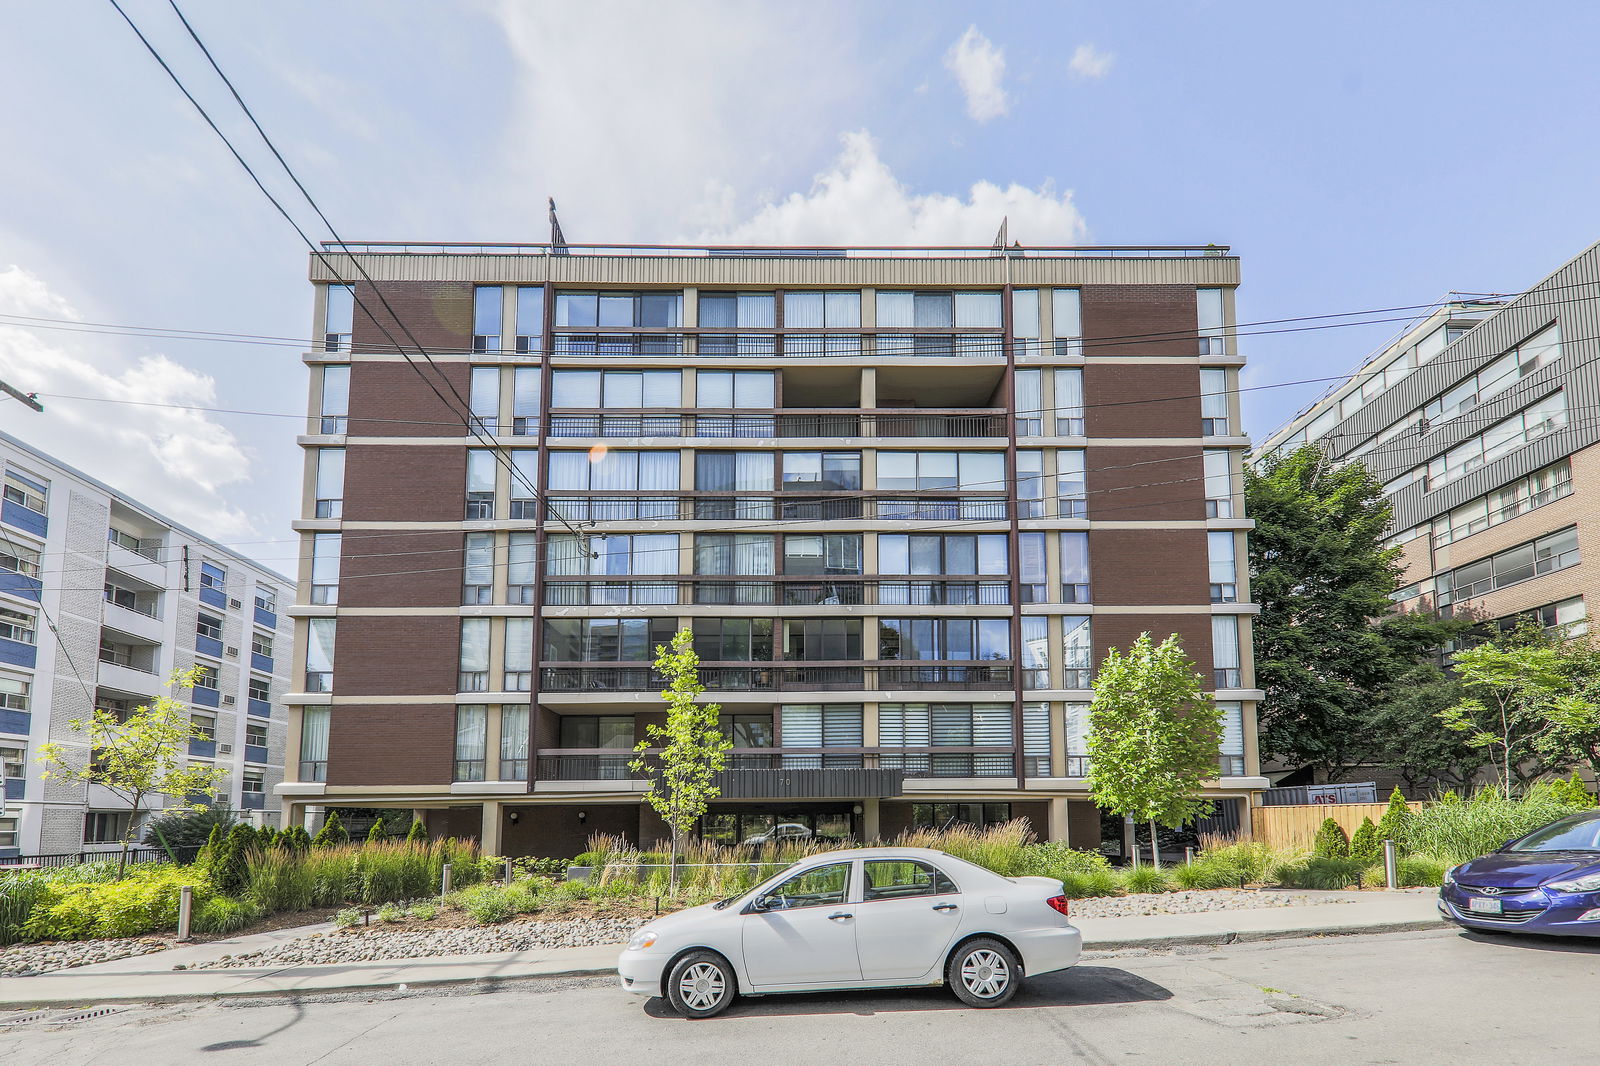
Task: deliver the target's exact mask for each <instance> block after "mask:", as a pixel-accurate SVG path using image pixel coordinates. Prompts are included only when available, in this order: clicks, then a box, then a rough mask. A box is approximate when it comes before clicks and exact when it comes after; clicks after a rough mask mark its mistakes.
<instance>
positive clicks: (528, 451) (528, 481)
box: [509, 448, 539, 521]
mask: <svg viewBox="0 0 1600 1066" xmlns="http://www.w3.org/2000/svg"><path fill="white" fill-rule="evenodd" d="M509 454H510V456H511V471H510V473H511V517H512V518H521V519H526V520H529V521H532V520H533V519H535V518H537V517H538V499H537V496H538V493H537V489H536V486H537V485H538V484H539V453H538V451H537V450H535V449H533V448H515V449H512V451H511V452H510V453H509Z"/></svg>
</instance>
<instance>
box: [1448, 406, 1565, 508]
mask: <svg viewBox="0 0 1600 1066" xmlns="http://www.w3.org/2000/svg"><path fill="white" fill-rule="evenodd" d="M1566 424H1567V396H1566V393H1564V392H1553V393H1551V394H1550V395H1549V396H1546V397H1545V398H1544V399H1542V400H1540V401H1539V402H1538V403H1535V404H1532V405H1531V406H1529V407H1526V408H1524V409H1523V410H1521V411H1518V412H1517V413H1516V414H1514V415H1512V416H1511V417H1510V418H1507V419H1504V420H1503V421H1500V422H1497V423H1495V424H1494V425H1492V426H1490V427H1489V428H1488V429H1486V430H1484V431H1483V432H1482V433H1480V434H1479V435H1478V436H1476V437H1470V438H1468V439H1467V440H1464V441H1462V442H1461V443H1460V444H1458V445H1456V446H1455V447H1454V448H1451V449H1450V450H1449V451H1447V452H1445V453H1444V454H1443V455H1440V456H1436V457H1435V458H1433V459H1432V460H1430V461H1429V463H1428V475H1427V487H1428V491H1429V492H1432V491H1433V490H1434V489H1437V488H1439V487H1440V486H1441V485H1447V484H1449V483H1450V482H1452V481H1454V480H1456V479H1457V478H1459V477H1462V476H1463V475H1465V474H1468V473H1471V472H1472V471H1474V470H1476V469H1478V467H1480V466H1483V465H1485V464H1487V463H1492V462H1494V461H1495V460H1496V459H1499V458H1500V457H1501V456H1503V455H1507V454H1509V453H1511V452H1513V451H1515V450H1516V449H1518V448H1520V447H1522V446H1523V445H1524V444H1527V443H1528V442H1529V441H1533V440H1537V439H1538V438H1540V437H1542V436H1544V435H1545V434H1547V433H1549V432H1551V431H1552V430H1555V429H1558V428H1559V427H1561V426H1564V425H1566Z"/></svg>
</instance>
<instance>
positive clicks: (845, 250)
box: [322, 241, 1229, 259]
mask: <svg viewBox="0 0 1600 1066" xmlns="http://www.w3.org/2000/svg"><path fill="white" fill-rule="evenodd" d="M322 249H323V251H325V252H344V253H346V254H350V255H583V256H624V257H626V256H652V257H668V258H670V257H681V258H743V257H748V258H759V259H784V258H795V259H831V258H839V259H844V258H851V259H905V258H929V259H990V258H993V259H1000V258H1005V257H1007V256H1011V257H1016V258H1034V259H1080V258H1081V259H1107V258H1111V259H1130V258H1131V259H1190V258H1204V257H1208V256H1209V257H1221V256H1226V255H1228V254H1229V248H1228V246H1227V245H1225V244H1202V245H1189V244H1165V245H1112V244H1103V245H1038V246H1028V247H1025V246H1022V245H1011V246H1009V247H1006V248H999V247H996V246H994V245H968V244H951V245H898V244H861V245H706V244H702V245H693V244H566V245H559V246H558V245H551V244H529V243H518V242H512V241H483V242H470V241H323V242H322Z"/></svg>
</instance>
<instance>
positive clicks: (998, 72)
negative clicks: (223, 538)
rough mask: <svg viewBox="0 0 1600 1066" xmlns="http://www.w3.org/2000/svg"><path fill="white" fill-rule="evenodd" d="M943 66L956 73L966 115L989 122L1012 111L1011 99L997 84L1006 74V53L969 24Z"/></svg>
mask: <svg viewBox="0 0 1600 1066" xmlns="http://www.w3.org/2000/svg"><path fill="white" fill-rule="evenodd" d="M944 65H945V66H946V67H948V68H949V70H950V72H951V73H952V74H954V75H955V76H956V84H958V85H960V86H961V92H962V94H963V95H964V96H966V98H967V115H968V116H969V117H970V118H972V119H973V120H974V121H976V122H988V121H989V120H991V119H996V118H999V117H1000V116H1001V115H1004V114H1005V113H1006V112H1008V111H1010V110H1011V98H1010V97H1009V96H1008V95H1007V94H1006V90H1005V86H1004V85H1002V84H1000V83H1001V81H1003V80H1004V79H1005V75H1006V53H1005V49H1003V48H996V47H995V45H994V42H993V41H991V40H989V38H987V37H985V36H984V35H983V34H982V33H979V32H978V27H977V26H976V25H973V26H968V27H967V32H966V33H963V34H962V35H961V37H960V39H958V40H957V41H956V43H955V44H953V45H951V46H950V51H948V52H946V53H945V57H944Z"/></svg>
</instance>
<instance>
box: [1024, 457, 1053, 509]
mask: <svg viewBox="0 0 1600 1066" xmlns="http://www.w3.org/2000/svg"><path fill="white" fill-rule="evenodd" d="M1047 496H1048V493H1047V492H1046V488H1045V479H1044V452H1042V451H1040V450H1038V449H1030V448H1023V449H1019V450H1018V451H1017V517H1018V518H1043V517H1044V516H1045V513H1044V501H1045V498H1046V497H1047Z"/></svg>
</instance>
